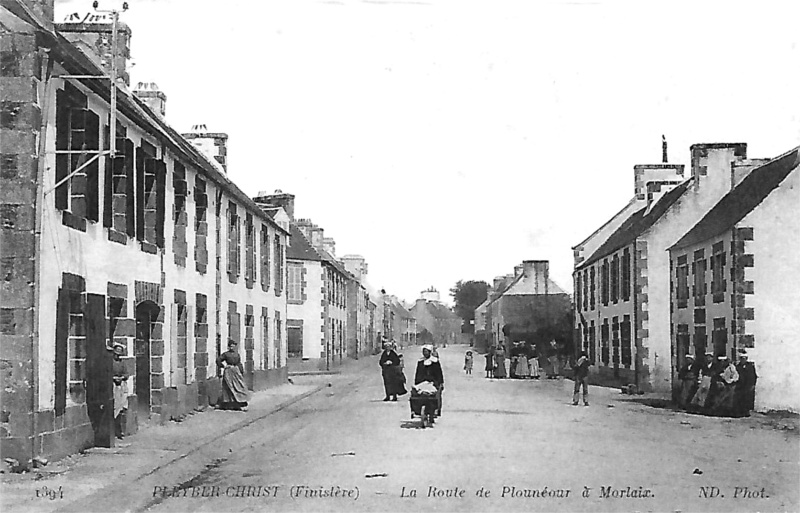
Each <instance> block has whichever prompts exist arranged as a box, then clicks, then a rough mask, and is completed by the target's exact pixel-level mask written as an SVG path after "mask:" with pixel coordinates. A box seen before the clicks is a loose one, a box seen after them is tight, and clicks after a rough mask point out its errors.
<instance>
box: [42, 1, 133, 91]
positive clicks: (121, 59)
mask: <svg viewBox="0 0 800 513" xmlns="http://www.w3.org/2000/svg"><path fill="white" fill-rule="evenodd" d="M30 3H34V2H30ZM36 3H41V2H36ZM51 16H52V15H51ZM68 20H69V21H67V22H65V23H56V24H55V27H56V30H57V31H58V32H61V34H62V35H63V36H64V37H65V38H66V39H67V40H68V41H69V42H70V43H72V44H74V45H75V46H77V47H78V48H79V49H80V50H81V51H82V52H83V53H84V54H86V55H87V56H88V57H89V58H90V59H92V60H94V61H95V62H96V63H97V64H98V65H99V66H101V67H102V68H103V70H105V72H106V74H108V75H110V74H111V59H112V48H111V33H112V28H113V24H112V23H111V18H110V17H108V16H106V15H104V14H87V15H86V16H83V17H77V18H76V17H74V15H73V16H70V17H69V18H68ZM130 46H131V28H130V27H129V26H127V25H125V24H124V23H117V57H116V61H117V82H120V81H121V82H122V83H124V84H125V86H126V87H129V86H130V85H131V77H130V75H129V74H128V70H127V64H128V59H130V57H131V48H130Z"/></svg>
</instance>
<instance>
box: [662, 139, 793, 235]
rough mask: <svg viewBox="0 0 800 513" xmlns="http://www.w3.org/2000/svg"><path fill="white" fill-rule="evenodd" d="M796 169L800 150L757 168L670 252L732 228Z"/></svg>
mask: <svg viewBox="0 0 800 513" xmlns="http://www.w3.org/2000/svg"><path fill="white" fill-rule="evenodd" d="M798 166H800V146H798V147H797V148H794V149H793V150H790V151H788V152H787V153H784V154H783V155H781V156H780V157H777V158H775V159H773V160H770V161H769V162H767V163H766V164H762V165H761V166H758V167H756V168H755V169H753V170H752V171H750V173H749V174H748V175H747V176H746V177H745V178H744V179H743V180H742V181H741V182H739V184H738V185H737V186H736V187H734V188H733V190H732V191H730V192H729V193H728V194H726V195H725V196H723V197H722V199H721V200H719V202H718V203H717V204H716V205H714V208H712V209H711V210H710V211H709V212H708V213H707V214H706V215H705V216H704V217H703V218H702V219H701V220H700V221H698V223H697V224H695V225H694V227H692V229H691V230H689V232H687V233H686V235H684V236H683V237H681V239H680V240H679V241H678V242H676V243H675V244H674V245H673V246H672V247H671V248H670V249H678V248H682V247H686V246H691V245H694V244H697V243H698V242H702V241H705V240H708V239H710V238H711V237H714V236H716V235H719V234H720V233H722V232H724V231H726V230H728V229H730V228H732V227H733V226H734V225H735V224H736V223H738V222H739V221H741V220H742V219H743V218H744V217H745V216H746V215H747V214H748V213H750V212H751V211H752V210H753V209H754V208H756V207H757V206H758V205H759V204H760V203H761V202H762V201H764V199H765V198H766V197H767V196H769V195H770V193H771V192H772V191H773V190H775V189H776V188H777V187H778V186H779V185H780V184H781V182H783V180H784V179H786V177H787V176H789V173H791V172H792V171H794V170H796V169H797V168H798Z"/></svg>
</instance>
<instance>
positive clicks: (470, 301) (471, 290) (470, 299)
mask: <svg viewBox="0 0 800 513" xmlns="http://www.w3.org/2000/svg"><path fill="white" fill-rule="evenodd" d="M488 287H489V284H488V283H486V282H485V281H474V280H470V281H466V282H465V281H461V280H458V282H457V283H456V284H455V286H454V287H453V288H451V289H450V296H452V297H453V302H454V303H455V308H454V310H455V312H456V315H458V316H459V317H461V318H462V319H464V321H465V322H466V323H469V321H471V320H473V319H474V318H475V309H476V308H478V307H479V306H480V305H481V303H483V302H484V301H486V289H487V288H488Z"/></svg>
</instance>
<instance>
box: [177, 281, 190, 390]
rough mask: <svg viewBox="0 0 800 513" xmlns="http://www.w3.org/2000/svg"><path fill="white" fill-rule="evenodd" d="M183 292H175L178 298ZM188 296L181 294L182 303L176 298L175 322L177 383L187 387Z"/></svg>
mask: <svg viewBox="0 0 800 513" xmlns="http://www.w3.org/2000/svg"><path fill="white" fill-rule="evenodd" d="M179 292H181V291H179V290H176V291H175V295H176V296H177V295H178V293H179ZM185 297H186V295H185V294H183V293H182V294H181V298H182V301H184V302H178V301H181V300H179V299H178V298H177V297H176V298H175V299H176V300H177V301H176V303H175V322H176V324H177V326H176V328H177V329H176V333H175V336H176V337H175V353H176V357H175V362H176V364H177V368H176V369H175V381H176V382H177V383H180V384H181V385H185V384H187V382H188V377H189V376H188V374H189V373H188V372H187V369H188V367H189V354H188V351H187V345H188V344H187V339H186V336H187V332H188V324H189V316H188V314H189V312H188V309H187V308H186V303H185V301H186V299H185Z"/></svg>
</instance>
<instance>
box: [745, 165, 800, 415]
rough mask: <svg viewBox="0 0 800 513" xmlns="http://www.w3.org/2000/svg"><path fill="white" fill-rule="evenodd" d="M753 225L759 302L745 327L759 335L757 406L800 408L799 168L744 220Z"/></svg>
mask: <svg viewBox="0 0 800 513" xmlns="http://www.w3.org/2000/svg"><path fill="white" fill-rule="evenodd" d="M739 226H741V227H752V228H753V229H754V231H753V239H754V240H752V241H747V242H746V244H745V254H748V253H751V254H753V255H754V267H751V268H746V269H745V280H748V281H753V282H754V294H752V295H746V296H745V301H746V303H745V304H746V306H747V307H751V306H752V307H754V308H755V316H754V319H753V320H752V321H747V322H746V327H745V333H747V334H752V335H755V342H754V347H753V348H752V349H748V357H749V358H750V360H751V361H753V362H754V363H755V365H756V372H757V373H758V382H757V385H756V410H759V411H766V410H791V411H794V412H798V411H800V367H798V365H797V362H799V361H800V344H798V333H800V316H799V315H798V314H800V271H799V270H800V239H798V234H800V171H798V168H795V169H794V171H792V172H791V174H790V175H789V176H788V177H787V178H786V180H784V182H783V183H782V184H781V185H780V186H779V187H778V188H777V189H775V190H774V191H773V192H772V194H770V195H769V196H768V197H767V198H766V199H765V200H764V201H763V202H762V203H761V204H760V205H759V206H758V207H756V208H755V209H754V210H753V211H752V212H751V213H750V214H749V215H747V216H746V217H745V218H744V219H743V220H742V221H741V222H740V223H739Z"/></svg>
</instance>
